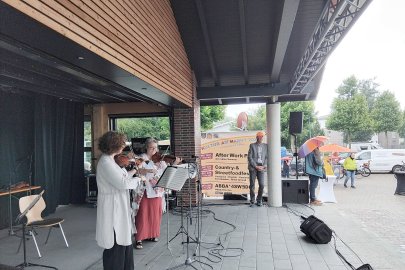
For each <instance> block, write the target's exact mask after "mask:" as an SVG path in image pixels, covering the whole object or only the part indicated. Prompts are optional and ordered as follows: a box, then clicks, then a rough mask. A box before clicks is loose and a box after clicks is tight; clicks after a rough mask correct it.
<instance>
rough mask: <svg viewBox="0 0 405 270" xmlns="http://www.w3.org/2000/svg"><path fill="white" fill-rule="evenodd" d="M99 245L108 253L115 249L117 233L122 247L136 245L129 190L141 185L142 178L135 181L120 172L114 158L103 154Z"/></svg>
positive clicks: (99, 175)
mask: <svg viewBox="0 0 405 270" xmlns="http://www.w3.org/2000/svg"><path fill="white" fill-rule="evenodd" d="M96 178H97V188H98V195H97V224H96V240H97V244H98V245H99V246H100V247H102V248H105V249H110V248H112V247H113V245H114V232H115V238H116V242H117V244H118V245H121V246H129V245H131V244H132V240H131V236H132V234H133V225H132V221H131V208H130V204H129V200H130V198H129V192H128V190H129V189H135V188H136V187H137V186H138V185H139V181H140V178H138V177H133V173H128V172H127V171H126V170H125V169H122V168H120V167H119V166H118V165H117V164H116V163H115V161H114V157H113V156H110V155H106V154H103V155H102V156H101V157H100V160H99V162H98V164H97V173H96Z"/></svg>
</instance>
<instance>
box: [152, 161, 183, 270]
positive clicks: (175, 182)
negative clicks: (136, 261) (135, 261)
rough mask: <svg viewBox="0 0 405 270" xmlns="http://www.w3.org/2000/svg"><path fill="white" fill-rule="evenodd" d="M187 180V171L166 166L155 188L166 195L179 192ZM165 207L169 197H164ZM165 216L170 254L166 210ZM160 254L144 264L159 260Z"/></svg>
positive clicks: (167, 245)
mask: <svg viewBox="0 0 405 270" xmlns="http://www.w3.org/2000/svg"><path fill="white" fill-rule="evenodd" d="M187 178H188V170H187V169H185V168H181V167H177V166H168V167H166V169H165V170H164V172H163V174H162V176H160V178H159V181H158V182H157V183H156V185H155V187H161V188H164V189H165V190H166V192H167V193H168V190H174V191H179V190H181V189H182V188H183V186H184V183H185V182H186V180H187ZM167 195H168V194H167ZM166 207H169V196H166ZM166 214H167V216H166V226H167V242H166V247H167V249H168V250H169V251H170V253H171V250H170V247H169V243H170V241H171V240H172V239H173V238H172V239H170V240H169V210H167V213H166ZM176 236H177V235H176ZM162 253H163V252H162ZM162 253H161V254H160V255H159V256H155V258H153V259H152V260H150V261H148V262H147V263H146V265H148V264H149V263H151V262H153V261H155V260H156V259H157V258H159V257H160V256H161V255H162Z"/></svg>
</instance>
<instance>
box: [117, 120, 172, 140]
mask: <svg viewBox="0 0 405 270" xmlns="http://www.w3.org/2000/svg"><path fill="white" fill-rule="evenodd" d="M117 129H118V131H120V132H123V133H124V134H126V135H127V138H128V139H131V138H143V137H154V138H156V139H158V140H168V139H170V125H169V118H168V117H144V118H122V119H118V120H117Z"/></svg>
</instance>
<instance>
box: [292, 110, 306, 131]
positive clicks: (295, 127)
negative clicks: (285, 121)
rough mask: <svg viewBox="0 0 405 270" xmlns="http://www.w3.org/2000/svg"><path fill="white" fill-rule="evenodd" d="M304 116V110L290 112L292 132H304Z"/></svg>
mask: <svg viewBox="0 0 405 270" xmlns="http://www.w3.org/2000/svg"><path fill="white" fill-rule="evenodd" d="M303 116H304V114H303V113H302V112H290V124H289V132H290V134H300V133H301V132H302V121H303Z"/></svg>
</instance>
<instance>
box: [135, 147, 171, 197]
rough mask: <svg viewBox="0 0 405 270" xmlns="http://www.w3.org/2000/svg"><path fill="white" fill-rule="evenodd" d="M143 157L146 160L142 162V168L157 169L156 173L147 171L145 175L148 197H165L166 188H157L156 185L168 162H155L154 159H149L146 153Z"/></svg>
mask: <svg viewBox="0 0 405 270" xmlns="http://www.w3.org/2000/svg"><path fill="white" fill-rule="evenodd" d="M141 157H142V159H143V160H144V162H143V163H142V168H144V169H155V170H157V173H156V174H154V173H147V174H146V175H145V178H146V181H145V185H146V197H148V198H157V197H163V194H164V190H163V189H162V188H157V187H154V186H155V185H156V182H157V181H158V180H159V178H160V176H162V174H163V172H164V170H165V169H166V167H167V164H166V162H164V161H160V162H159V163H155V164H154V163H153V161H152V160H149V158H148V156H147V155H146V154H142V156H141ZM148 161H149V162H148Z"/></svg>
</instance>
